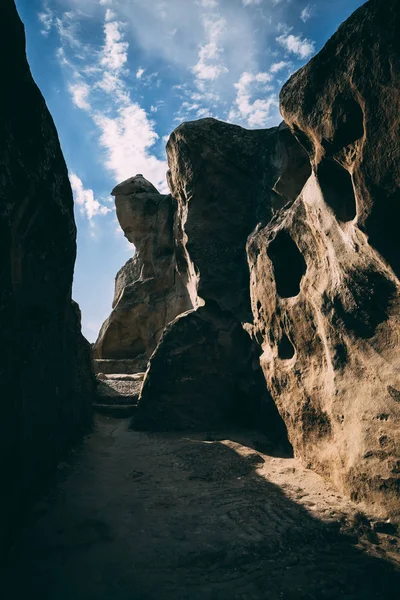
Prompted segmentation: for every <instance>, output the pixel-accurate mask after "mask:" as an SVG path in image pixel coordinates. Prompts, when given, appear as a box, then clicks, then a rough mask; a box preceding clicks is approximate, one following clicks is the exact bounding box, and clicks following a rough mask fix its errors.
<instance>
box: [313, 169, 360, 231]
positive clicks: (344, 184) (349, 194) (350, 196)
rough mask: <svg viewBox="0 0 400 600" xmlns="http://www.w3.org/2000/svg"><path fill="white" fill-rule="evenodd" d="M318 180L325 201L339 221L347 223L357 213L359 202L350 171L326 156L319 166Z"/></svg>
mask: <svg viewBox="0 0 400 600" xmlns="http://www.w3.org/2000/svg"><path fill="white" fill-rule="evenodd" d="M317 177H318V182H319V185H320V188H321V191H322V195H323V197H324V200H325V202H326V203H327V205H328V206H330V208H331V209H332V210H333V212H334V214H335V217H336V218H337V220H338V221H341V222H343V223H346V222H348V221H352V220H353V219H354V218H355V216H356V215H357V204H356V198H355V194H354V187H353V181H352V178H351V175H350V173H349V172H348V171H347V169H345V168H344V167H342V166H341V165H339V163H337V162H336V161H335V160H332V159H330V158H325V159H323V160H322V162H321V163H320V164H319V166H318V171H317Z"/></svg>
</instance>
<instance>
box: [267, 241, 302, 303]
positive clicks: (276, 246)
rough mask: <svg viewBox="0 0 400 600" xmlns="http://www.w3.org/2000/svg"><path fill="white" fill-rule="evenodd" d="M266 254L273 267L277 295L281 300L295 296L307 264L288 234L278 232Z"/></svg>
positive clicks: (298, 290)
mask: <svg viewBox="0 0 400 600" xmlns="http://www.w3.org/2000/svg"><path fill="white" fill-rule="evenodd" d="M267 254H268V256H269V258H270V259H271V261H272V264H273V267H274V274H275V281H276V290H277V293H278V295H279V296H280V297H281V298H292V297H294V296H297V295H298V294H299V292H300V282H301V280H302V278H303V275H304V274H305V273H306V271H307V264H306V261H305V260H304V258H303V255H302V254H301V252H300V250H299V248H298V247H297V244H296V243H295V242H294V241H293V239H292V237H291V236H290V234H289V233H288V232H287V231H280V232H279V233H278V235H277V236H276V237H275V239H274V240H273V241H272V242H271V244H270V245H269V247H268V250H267Z"/></svg>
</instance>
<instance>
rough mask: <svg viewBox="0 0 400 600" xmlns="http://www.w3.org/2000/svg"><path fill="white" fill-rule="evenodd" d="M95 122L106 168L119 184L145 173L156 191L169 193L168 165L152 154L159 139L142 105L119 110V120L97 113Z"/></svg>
mask: <svg viewBox="0 0 400 600" xmlns="http://www.w3.org/2000/svg"><path fill="white" fill-rule="evenodd" d="M94 121H95V123H96V125H97V126H98V127H99V129H100V131H101V136H100V144H101V146H102V147H103V148H104V150H105V151H106V167H107V168H108V169H109V170H110V171H112V172H113V173H114V175H115V177H116V179H117V180H118V181H122V180H124V179H127V178H128V177H132V175H134V174H136V173H143V174H144V176H145V177H146V179H149V180H150V181H151V182H152V183H154V185H155V186H156V187H159V188H162V190H165V189H166V182H165V174H166V171H167V165H166V163H165V162H164V161H161V160H159V159H158V158H156V157H155V156H154V155H152V154H151V152H150V149H151V147H152V146H153V145H154V143H155V142H156V140H157V139H158V135H157V133H156V132H155V129H154V123H153V122H152V121H150V120H149V119H148V117H147V114H146V111H145V110H144V109H143V108H141V107H140V106H139V104H136V103H131V104H129V105H128V106H125V107H121V108H120V109H119V110H118V116H117V117H116V118H115V117H114V118H112V117H108V116H107V115H106V114H104V113H97V114H96V115H95V116H94Z"/></svg>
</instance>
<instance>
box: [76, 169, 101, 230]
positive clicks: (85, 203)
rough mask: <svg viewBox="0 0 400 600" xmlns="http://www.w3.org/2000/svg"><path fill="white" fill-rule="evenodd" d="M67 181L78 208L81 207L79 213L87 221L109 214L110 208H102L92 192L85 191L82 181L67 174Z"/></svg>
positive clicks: (89, 190)
mask: <svg viewBox="0 0 400 600" xmlns="http://www.w3.org/2000/svg"><path fill="white" fill-rule="evenodd" d="M69 180H70V182H71V188H72V192H73V194H74V200H75V202H76V204H78V206H80V207H81V211H82V212H83V213H84V214H85V215H86V216H87V218H88V219H89V221H91V220H92V219H93V217H95V216H96V215H105V214H107V213H108V212H111V208H108V207H107V206H104V205H102V204H100V202H98V200H95V197H94V192H93V190H91V189H85V187H84V185H83V183H82V180H81V179H80V178H79V177H78V176H77V175H76V174H75V173H70V174H69Z"/></svg>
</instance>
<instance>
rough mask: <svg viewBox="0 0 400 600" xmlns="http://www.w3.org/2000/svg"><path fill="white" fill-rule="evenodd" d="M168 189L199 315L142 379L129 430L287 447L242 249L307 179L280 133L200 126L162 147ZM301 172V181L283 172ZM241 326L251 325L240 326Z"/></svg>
mask: <svg viewBox="0 0 400 600" xmlns="http://www.w3.org/2000/svg"><path fill="white" fill-rule="evenodd" d="M167 153H168V161H169V166H170V172H169V185H170V188H171V192H172V195H173V197H174V198H176V201H177V203H178V217H179V221H180V228H181V230H182V231H183V236H182V243H183V244H184V247H185V249H186V252H187V255H188V262H189V264H191V265H192V266H191V270H192V272H194V273H196V275H197V294H198V302H197V303H198V305H199V308H198V309H197V310H196V312H191V313H189V314H187V315H183V316H180V317H178V318H177V319H176V320H175V321H173V322H172V323H171V324H170V325H169V326H168V328H167V329H166V331H165V332H164V335H163V337H162V340H161V343H160V344H159V345H158V347H157V349H156V351H155V352H154V354H153V356H152V358H151V362H150V367H149V371H148V373H147V376H146V378H145V381H144V384H143V389H142V395H141V400H140V403H139V409H138V414H137V416H136V418H135V426H136V427H138V426H140V427H152V428H156V429H157V428H161V429H165V428H174V429H184V428H187V427H192V428H196V429H202V428H207V427H208V428H209V427H221V426H224V425H226V424H227V423H229V422H230V423H232V422H236V423H240V424H242V425H243V424H247V425H254V424H255V423H257V424H259V425H261V427H262V428H264V429H267V430H268V432H269V434H270V436H271V437H273V438H274V439H275V440H276V441H278V440H279V441H283V442H285V438H286V434H285V427H284V424H283V423H282V420H281V419H280V417H279V415H278V413H277V411H276V408H275V405H274V404H273V402H272V400H271V398H270V396H269V393H268V390H267V389H266V386H265V382H264V380H263V377H262V373H261V369H260V365H259V360H258V354H259V348H258V344H257V343H256V341H255V340H253V339H252V338H251V336H250V335H249V333H248V329H249V327H250V323H251V322H252V314H251V306H250V291H249V269H248V264H247V258H246V241H247V237H248V236H249V234H250V233H251V232H252V231H253V230H254V228H255V226H256V224H257V223H258V222H259V221H260V220H261V221H262V222H267V221H268V220H269V219H270V218H271V215H272V214H273V212H274V210H276V209H277V208H278V207H281V206H282V205H285V204H286V203H288V202H290V201H292V200H293V199H294V198H295V197H296V195H297V193H298V192H299V191H300V190H301V187H302V184H303V183H304V181H305V180H306V179H307V177H308V175H309V173H310V166H309V161H308V159H307V156H306V153H305V151H304V150H303V149H302V147H301V146H300V145H299V144H298V143H297V142H296V140H295V138H294V137H293V136H292V135H291V133H290V131H289V130H288V129H287V128H286V127H279V128H273V129H270V130H266V131H247V130H245V129H243V128H241V127H238V126H235V125H229V124H226V123H221V122H218V121H216V120H214V119H203V120H200V121H197V122H193V123H185V124H183V125H181V126H180V127H179V128H178V129H177V130H176V131H175V132H174V133H173V134H172V136H171V138H170V140H169V142H168V145H167ZM292 160H293V161H294V162H295V163H296V164H297V165H298V175H299V174H300V177H302V178H303V181H302V182H299V181H295V180H293V179H292V178H291V176H290V175H289V174H288V173H287V166H288V165H289V164H290V162H291V161H292ZM246 324H247V325H246Z"/></svg>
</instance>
